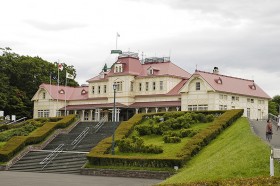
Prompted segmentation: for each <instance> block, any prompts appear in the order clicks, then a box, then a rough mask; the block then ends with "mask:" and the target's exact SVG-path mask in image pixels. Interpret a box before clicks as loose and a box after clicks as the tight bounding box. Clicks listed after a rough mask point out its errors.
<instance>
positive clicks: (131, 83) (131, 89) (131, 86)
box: [130, 81, 133, 92]
mask: <svg viewBox="0 0 280 186" xmlns="http://www.w3.org/2000/svg"><path fill="white" fill-rule="evenodd" d="M130 91H131V92H133V82H132V81H131V82H130Z"/></svg>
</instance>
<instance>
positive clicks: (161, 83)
mask: <svg viewBox="0 0 280 186" xmlns="http://www.w3.org/2000/svg"><path fill="white" fill-rule="evenodd" d="M159 90H163V81H160V82H159Z"/></svg>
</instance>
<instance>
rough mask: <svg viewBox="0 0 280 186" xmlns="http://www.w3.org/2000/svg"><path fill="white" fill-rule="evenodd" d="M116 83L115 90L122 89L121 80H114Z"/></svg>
mask: <svg viewBox="0 0 280 186" xmlns="http://www.w3.org/2000/svg"><path fill="white" fill-rule="evenodd" d="M116 85H117V87H116V91H118V92H120V91H122V82H121V81H119V82H116Z"/></svg>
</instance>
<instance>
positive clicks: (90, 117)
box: [89, 110, 92, 121]
mask: <svg viewBox="0 0 280 186" xmlns="http://www.w3.org/2000/svg"><path fill="white" fill-rule="evenodd" d="M89 113H90V114H89V121H92V110H90V112H89Z"/></svg>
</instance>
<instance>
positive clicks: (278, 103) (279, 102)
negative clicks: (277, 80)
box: [272, 95, 280, 115]
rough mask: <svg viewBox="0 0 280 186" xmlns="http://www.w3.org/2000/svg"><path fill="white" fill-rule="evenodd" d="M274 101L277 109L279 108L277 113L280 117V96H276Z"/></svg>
mask: <svg viewBox="0 0 280 186" xmlns="http://www.w3.org/2000/svg"><path fill="white" fill-rule="evenodd" d="M272 101H273V102H274V103H275V104H276V108H277V113H278V115H279V114H280V113H279V110H280V108H279V107H280V95H276V96H274V97H273V98H272Z"/></svg>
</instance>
